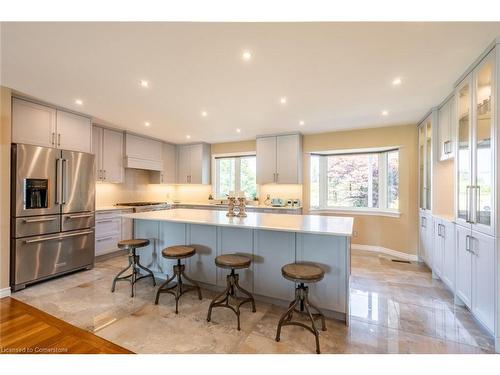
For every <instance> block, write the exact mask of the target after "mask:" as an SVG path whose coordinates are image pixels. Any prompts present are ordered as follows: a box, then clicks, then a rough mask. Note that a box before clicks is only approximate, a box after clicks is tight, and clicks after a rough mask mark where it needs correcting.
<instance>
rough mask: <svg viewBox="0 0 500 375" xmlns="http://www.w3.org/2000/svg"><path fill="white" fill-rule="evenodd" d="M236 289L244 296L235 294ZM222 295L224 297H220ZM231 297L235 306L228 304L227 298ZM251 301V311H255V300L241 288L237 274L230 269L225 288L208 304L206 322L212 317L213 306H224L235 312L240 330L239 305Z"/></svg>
mask: <svg viewBox="0 0 500 375" xmlns="http://www.w3.org/2000/svg"><path fill="white" fill-rule="evenodd" d="M236 290H239V291H240V292H241V293H242V294H244V295H245V296H246V297H245V298H241V297H238V296H237V295H236ZM222 297H224V298H222ZM230 298H232V299H234V300H236V301H237V303H236V305H235V306H232V305H230V304H229V299H230ZM247 302H251V303H252V311H253V312H256V311H257V310H256V308H255V300H254V298H253V296H252V294H250V292H248V291H247V290H245V289H243V288H242V287H241V286H240V285H239V275H238V274H237V273H235V272H234V269H232V270H231V273H230V274H229V275H227V276H226V289H225V290H224V291H223V292H222V293H220V294H219V295H217V296H216V297H215V298H214V299H213V300H212V302H211V303H210V306H209V308H208V314H207V322H210V320H211V319H212V309H213V308H214V307H225V308H228V309H230V310H232V311H233V312H234V313H235V314H236V319H237V322H238V331H240V330H241V325H240V315H241V313H240V307H241V305H243V304H244V303H247Z"/></svg>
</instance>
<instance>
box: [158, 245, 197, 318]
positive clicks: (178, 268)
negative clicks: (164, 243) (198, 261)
mask: <svg viewBox="0 0 500 375" xmlns="http://www.w3.org/2000/svg"><path fill="white" fill-rule="evenodd" d="M161 254H162V255H163V257H164V258H167V259H177V264H176V265H174V267H173V271H174V273H173V274H172V276H170V277H169V278H167V280H165V282H164V283H163V284H161V285H160V287H159V288H158V290H157V292H156V298H155V305H158V302H159V300H160V294H161V293H169V294H171V295H173V296H174V298H175V313H176V314H178V313H179V298H181V296H182V295H183V294H184V293H186V292H190V291H197V292H198V298H199V299H200V300H201V299H202V296H201V289H200V286H199V285H198V283H197V282H196V281H194V280H193V279H191V278H190V277H189V276H188V275H186V274H185V270H186V265H184V264H182V263H181V259H184V258H189V257H192V256H193V255H194V254H196V249H195V248H194V247H192V246H185V245H176V246H170V247H167V248H166V249H163V250H162V252H161ZM184 279H186V280H187V281H189V283H190V284H185V283H184ZM174 280H175V281H176V282H175V283H173V282H174Z"/></svg>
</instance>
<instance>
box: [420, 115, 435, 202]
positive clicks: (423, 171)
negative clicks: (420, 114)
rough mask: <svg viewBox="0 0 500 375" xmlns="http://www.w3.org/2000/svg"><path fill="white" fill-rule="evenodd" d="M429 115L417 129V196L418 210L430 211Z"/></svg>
mask: <svg viewBox="0 0 500 375" xmlns="http://www.w3.org/2000/svg"><path fill="white" fill-rule="evenodd" d="M433 117H434V112H433V113H431V114H430V115H429V116H428V117H427V118H426V119H425V120H424V121H422V122H421V123H420V125H419V128H418V144H419V150H418V152H419V195H420V199H419V201H420V203H419V205H420V209H422V210H430V209H431V205H432V155H433V152H432V145H433V143H432V142H433V140H432V122H433Z"/></svg>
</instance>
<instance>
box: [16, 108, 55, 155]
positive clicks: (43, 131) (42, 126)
mask: <svg viewBox="0 0 500 375" xmlns="http://www.w3.org/2000/svg"><path fill="white" fill-rule="evenodd" d="M55 132H56V110H55V109H53V108H50V107H46V106H43V105H39V104H35V103H31V102H28V101H25V100H20V99H15V98H14V99H12V142H13V143H26V144H29V145H36V146H44V147H56V145H55V135H56V134H55Z"/></svg>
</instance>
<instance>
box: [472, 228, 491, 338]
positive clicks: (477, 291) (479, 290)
mask: <svg viewBox="0 0 500 375" xmlns="http://www.w3.org/2000/svg"><path fill="white" fill-rule="evenodd" d="M472 238H473V240H472V251H473V255H472V313H473V314H474V315H475V316H476V318H478V319H479V320H480V321H481V322H482V323H483V324H484V325H485V326H486V328H488V329H489V330H490V332H493V331H494V327H495V238H494V237H491V236H487V235H484V234H482V233H478V232H472Z"/></svg>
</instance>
